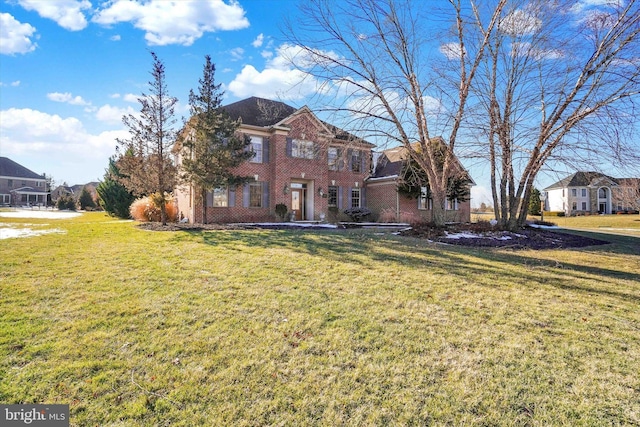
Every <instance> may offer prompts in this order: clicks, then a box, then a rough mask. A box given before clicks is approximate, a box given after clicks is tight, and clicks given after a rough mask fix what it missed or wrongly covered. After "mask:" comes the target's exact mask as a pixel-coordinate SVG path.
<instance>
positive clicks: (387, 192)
mask: <svg viewBox="0 0 640 427" xmlns="http://www.w3.org/2000/svg"><path fill="white" fill-rule="evenodd" d="M406 156H407V149H406V148H404V147H395V148H391V149H388V150H385V151H383V152H382V153H381V154H380V156H379V157H378V160H377V162H376V168H375V170H374V172H373V174H372V175H371V176H370V177H369V178H368V179H367V183H366V187H367V197H368V208H369V209H371V211H372V216H373V219H375V220H377V221H380V222H409V223H411V222H417V221H420V222H422V221H424V222H430V221H431V220H432V214H433V201H432V200H431V199H430V198H427V188H426V187H422V191H421V195H420V197H418V198H417V199H416V198H411V197H408V196H406V195H404V194H401V193H400V192H399V191H398V182H399V181H398V180H399V176H400V174H401V171H402V167H403V164H404V161H405V159H406ZM458 167H459V168H460V169H461V170H463V168H462V165H461V164H459V162H458ZM467 176H468V174H467ZM469 182H470V185H473V181H472V180H471V178H470V177H469ZM469 190H470V188H469ZM445 215H446V221H449V222H470V221H471V202H470V200H466V201H459V200H457V199H454V200H447V201H446V205H445Z"/></svg>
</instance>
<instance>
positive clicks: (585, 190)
mask: <svg viewBox="0 0 640 427" xmlns="http://www.w3.org/2000/svg"><path fill="white" fill-rule="evenodd" d="M582 197H587V189H586V188H583V189H582Z"/></svg>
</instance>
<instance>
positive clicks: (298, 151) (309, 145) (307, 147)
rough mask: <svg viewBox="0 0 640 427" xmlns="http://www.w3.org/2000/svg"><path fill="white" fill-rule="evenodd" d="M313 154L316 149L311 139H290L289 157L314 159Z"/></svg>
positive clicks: (314, 154)
mask: <svg viewBox="0 0 640 427" xmlns="http://www.w3.org/2000/svg"><path fill="white" fill-rule="evenodd" d="M315 156H316V150H315V144H314V143H313V141H302V140H299V139H294V140H293V141H291V157H298V158H300V159H314V158H315Z"/></svg>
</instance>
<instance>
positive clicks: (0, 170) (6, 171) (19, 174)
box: [0, 157, 45, 179]
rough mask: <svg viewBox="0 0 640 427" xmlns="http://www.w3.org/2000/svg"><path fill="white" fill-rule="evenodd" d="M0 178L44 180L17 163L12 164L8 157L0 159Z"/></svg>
mask: <svg viewBox="0 0 640 427" xmlns="http://www.w3.org/2000/svg"><path fill="white" fill-rule="evenodd" d="M0 176H10V177H15V178H27V179H45V177H44V176H43V175H38V174H37V173H35V172H33V171H32V170H29V169H27V168H25V167H24V166H22V165H21V164H19V163H16V162H14V161H13V160H11V159H9V158H8V157H0Z"/></svg>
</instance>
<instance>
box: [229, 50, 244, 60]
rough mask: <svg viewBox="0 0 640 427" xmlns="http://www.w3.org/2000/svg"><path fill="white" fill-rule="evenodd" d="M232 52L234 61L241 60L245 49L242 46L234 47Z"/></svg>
mask: <svg viewBox="0 0 640 427" xmlns="http://www.w3.org/2000/svg"><path fill="white" fill-rule="evenodd" d="M229 53H230V54H231V60H232V61H239V60H241V59H242V55H244V49H243V48H241V47H236V48H233V49H231V50H230V51H229Z"/></svg>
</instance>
